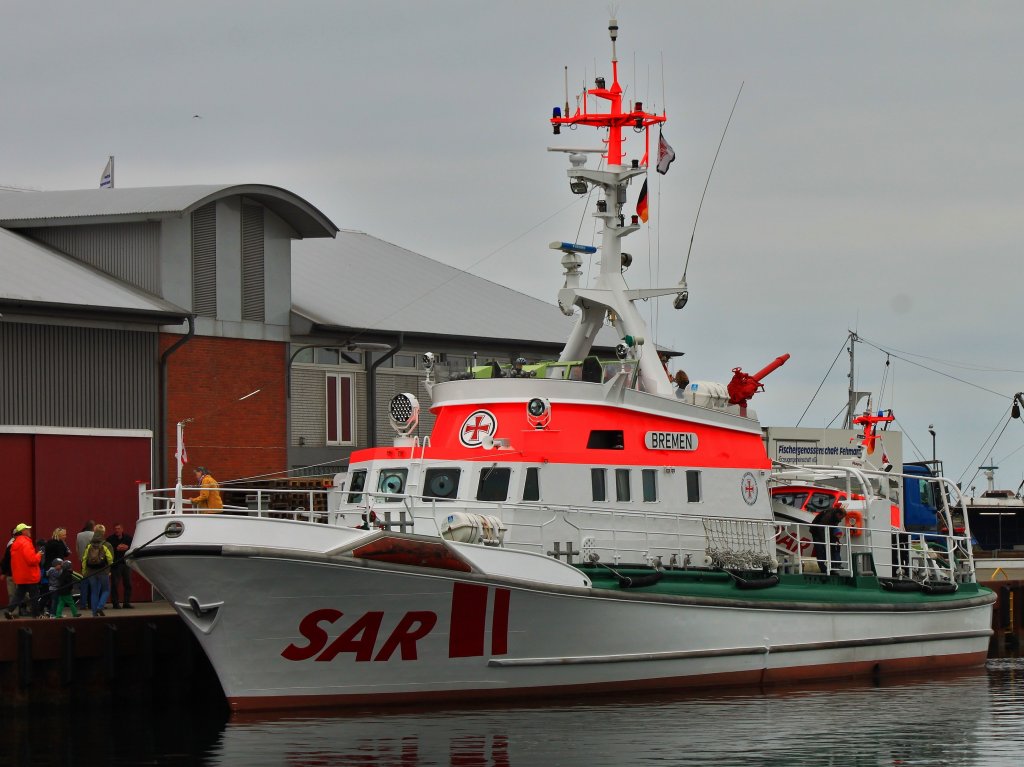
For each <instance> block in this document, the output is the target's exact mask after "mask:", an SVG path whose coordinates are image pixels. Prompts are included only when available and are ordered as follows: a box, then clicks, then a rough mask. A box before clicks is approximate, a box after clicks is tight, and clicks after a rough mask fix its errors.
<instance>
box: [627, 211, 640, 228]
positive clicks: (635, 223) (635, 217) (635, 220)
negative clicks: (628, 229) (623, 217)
mask: <svg viewBox="0 0 1024 767" xmlns="http://www.w3.org/2000/svg"><path fill="white" fill-rule="evenodd" d="M629 222H630V223H631V224H632V225H633V226H639V225H640V216H638V215H637V214H636V213H634V214H633V215H632V217H631V218H630V219H629Z"/></svg>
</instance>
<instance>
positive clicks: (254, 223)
mask: <svg viewBox="0 0 1024 767" xmlns="http://www.w3.org/2000/svg"><path fill="white" fill-rule="evenodd" d="M263 295H264V294H263V208H261V207H260V206H259V205H243V206H242V319H243V320H251V321H254V322H263V321H264V320H265V319H266V307H265V306H264V301H263Z"/></svg>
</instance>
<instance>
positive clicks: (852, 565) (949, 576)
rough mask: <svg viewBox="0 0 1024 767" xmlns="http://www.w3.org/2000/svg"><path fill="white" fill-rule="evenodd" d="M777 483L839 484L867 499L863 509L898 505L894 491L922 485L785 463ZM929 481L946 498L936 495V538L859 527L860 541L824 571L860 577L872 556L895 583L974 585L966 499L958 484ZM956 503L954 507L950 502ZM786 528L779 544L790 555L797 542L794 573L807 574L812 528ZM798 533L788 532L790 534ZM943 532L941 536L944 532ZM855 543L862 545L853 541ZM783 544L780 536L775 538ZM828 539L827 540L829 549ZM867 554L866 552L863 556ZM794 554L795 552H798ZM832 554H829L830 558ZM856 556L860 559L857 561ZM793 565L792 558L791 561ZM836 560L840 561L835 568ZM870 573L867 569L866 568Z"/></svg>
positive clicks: (892, 476) (847, 469) (881, 474)
mask: <svg viewBox="0 0 1024 767" xmlns="http://www.w3.org/2000/svg"><path fill="white" fill-rule="evenodd" d="M774 468H775V475H776V477H782V478H783V479H791V480H793V481H800V482H807V481H810V482H816V481H824V482H825V483H826V484H832V485H834V484H835V482H836V481H839V482H841V483H842V484H843V488H842V489H844V490H845V491H846V493H847V495H848V497H852V496H853V494H854V493H857V494H860V495H863V496H864V498H865V499H867V500H866V501H865V502H864V503H865V509H867V505H868V504H870V502H871V500H872V499H879V498H882V499H885V500H886V501H889V502H897V501H898V500H899V492H898V491H897V490H896V489H895V487H896V486H897V485H899V484H901V483H904V482H905V481H906V480H908V479H910V480H919V479H921V477H920V475H911V474H903V473H900V472H896V471H893V470H892V469H891V467H890V470H889V471H885V470H883V469H875V468H871V467H867V466H849V465H843V464H836V465H821V464H789V463H785V462H781V461H776V462H774ZM928 481H931V482H936V483H937V484H938V485H939V487H940V488H942V489H943V490H944V492H940V493H938V495H939V496H940V497H941V498H942V500H943V503H942V508H941V509H939V517H940V519H941V521H942V525H941V526H939V527H938V528H937V529H936V530H935V531H934V532H933V531H927V532H908V531H904V530H901V529H898V528H894V527H889V528H885V529H879V528H870V527H865V526H864V525H861V526H860V528H859V531H860V532H861V535H859V536H858V535H855V534H854V535H847V536H846V537H845V538H844V539H843V542H842V546H841V549H842V550H843V551H844V552H845V554H844V556H842V557H831V556H829V557H826V559H827V560H828V562H827V566H826V570H827V571H828V572H832V571H836V570H838V571H845V572H853V573H854V574H857V572H858V570H859V569H860V568H859V567H858V566H857V564H858V562H865V561H867V560H866V559H865V558H864V556H863V554H864V553H868V554H871V559H872V561H874V562H876V563H878V564H879V565H880V568H870V569H881V570H883V572H884V573H885V575H886V577H890V574H891V577H893V578H896V579H908V580H916V581H919V582H929V583H935V582H961V583H964V582H970V581H974V580H975V566H974V554H973V552H972V546H971V543H970V540H971V531H970V526H969V520H968V515H967V507H966V498H965V497H964V495H963V493H961V492H960V489H959V488H958V487H957V486H956V483H955V482H953V481H952V480H950V479H949V478H947V477H942V476H940V477H929V478H928ZM950 499H952V500H953V501H954V503H953V504H950V503H949V500H950ZM954 507H955V508H958V509H959V510H960V511H961V514H962V517H963V520H964V529H963V532H962V533H959V534H958V533H957V532H956V526H955V524H954V518H953V508H954ZM784 527H785V528H787V529H786V530H784V531H783V532H782V533H781V540H783V541H786V542H788V544H789V548H790V549H791V550H792V547H793V542H794V541H797V542H799V549H800V552H799V554H798V555H797V556H796V557H795V559H797V560H798V562H797V567H796V571H798V572H804V571H805V567H806V565H807V564H808V560H810V561H813V562H815V567H816V566H817V561H816V560H817V557H815V556H814V553H813V546H812V551H811V554H810V556H806V555H805V553H804V549H805V547H806V541H805V540H804V539H802V538H801V535H800V533H799V530H800V529H806V530H808V531H809V530H810V528H812V527H814V526H813V525H810V524H803V523H801V524H800V525H798V526H794V525H786V526H784ZM794 527H795V528H796V529H789V528H794ZM942 527H944V528H945V530H944V531H943V530H942V529H941V528H942ZM854 537H856V538H860V539H861V540H859V541H855V540H854ZM777 540H780V536H777ZM828 540H829V538H828V535H826V536H825V541H826V548H828V549H829V550H831V547H830V546H828V545H827V541H828ZM865 548H866V549H868V550H867V551H865ZM794 553H795V552H794ZM829 553H830V552H829ZM854 554H860V555H861V556H860V557H859V558H858V559H857V560H856V561H855V558H854V556H853V555H854ZM790 559H792V557H791V558H790ZM832 559H836V560H838V561H837V562H836V563H835V565H834V566H833V563H832V561H831V560H832ZM784 567H788V568H789V569H793V568H792V566H791V564H790V563H784ZM864 568H865V569H867V565H864Z"/></svg>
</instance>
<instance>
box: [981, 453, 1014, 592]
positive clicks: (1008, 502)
mask: <svg viewBox="0 0 1024 767" xmlns="http://www.w3.org/2000/svg"><path fill="white" fill-rule="evenodd" d="M978 468H979V469H980V470H981V471H983V472H984V473H985V479H986V481H987V483H988V487H987V488H986V490H985V491H984V492H983V493H981V495H978V496H974V495H973V493H972V497H971V498H969V499H968V501H967V514H968V516H969V518H970V522H971V533H972V535H973V536H974V538H975V540H976V541H977V546H976V547H975V562H976V565H977V569H978V577H979V579H981V580H985V579H986V578H987V577H992V575H995V574H996V571H997V570H1001V571H1002V575H1004V576H1005V577H1007V578H1010V579H1021V578H1024V499H1022V498H1021V497H1020V495H1019V492H1020V488H1018V489H1017V492H1014V491H1013V490H997V489H996V486H995V472H996V469H998V468H999V467H998V466H995V465H993V464H989V465H988V466H979V467H978ZM1022 486H1024V483H1022Z"/></svg>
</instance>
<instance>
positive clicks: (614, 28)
mask: <svg viewBox="0 0 1024 767" xmlns="http://www.w3.org/2000/svg"><path fill="white" fill-rule="evenodd" d="M608 36H609V37H610V38H611V39H612V42H613V43H614V42H615V41H616V40H617V39H618V37H619V22H618V21H616V20H615V19H608Z"/></svg>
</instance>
